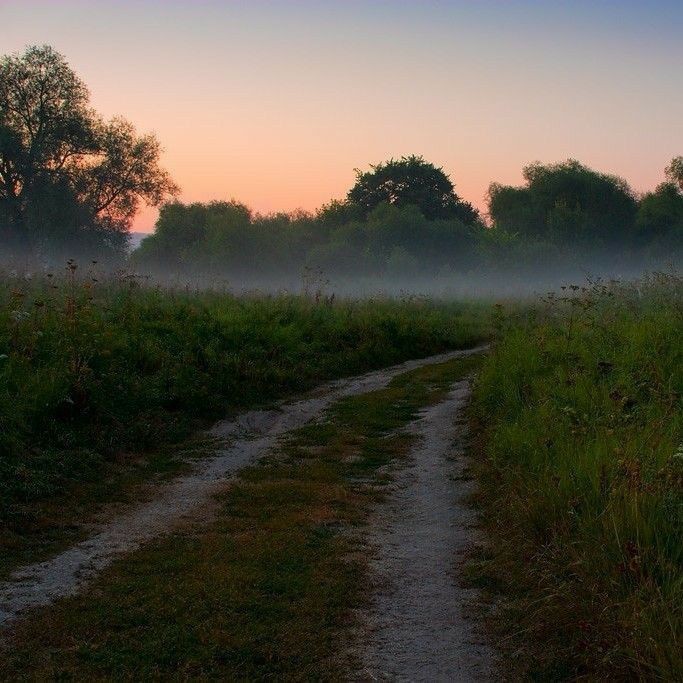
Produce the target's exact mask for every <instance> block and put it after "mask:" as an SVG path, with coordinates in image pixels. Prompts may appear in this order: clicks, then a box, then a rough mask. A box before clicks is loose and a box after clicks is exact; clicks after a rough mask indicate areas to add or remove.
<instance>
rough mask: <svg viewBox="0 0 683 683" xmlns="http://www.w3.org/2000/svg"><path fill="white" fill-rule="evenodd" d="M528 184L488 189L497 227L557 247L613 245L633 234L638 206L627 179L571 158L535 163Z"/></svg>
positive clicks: (526, 172) (526, 177) (526, 175)
mask: <svg viewBox="0 0 683 683" xmlns="http://www.w3.org/2000/svg"><path fill="white" fill-rule="evenodd" d="M524 180H525V181H526V185H524V186H522V187H510V186H505V185H499V184H497V183H493V184H492V185H491V186H490V188H489V215H490V216H491V219H492V220H493V222H494V225H495V226H496V227H499V228H502V229H504V230H509V231H511V232H518V233H520V234H521V235H523V236H526V237H534V238H541V239H550V240H551V241H555V242H572V241H576V240H578V241H580V242H583V243H593V244H609V243H613V242H616V241H624V240H625V239H628V238H630V236H631V235H632V232H633V228H634V223H635V216H636V212H637V208H638V202H637V199H636V197H635V195H634V193H633V191H632V190H631V188H630V187H629V186H628V184H627V183H626V181H625V180H622V179H621V178H618V177H617V176H613V175H607V174H604V173H599V172H598V171H594V170H592V169H590V168H588V167H587V166H584V165H583V164H581V163H579V162H578V161H575V160H573V159H570V160H568V161H565V162H562V163H559V164H548V165H544V164H540V163H534V164H531V165H529V166H527V167H526V168H525V169H524Z"/></svg>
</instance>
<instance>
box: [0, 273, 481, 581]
mask: <svg viewBox="0 0 683 683" xmlns="http://www.w3.org/2000/svg"><path fill="white" fill-rule="evenodd" d="M95 267H96V266H94V265H93V266H92V267H91V269H90V271H89V272H86V273H84V272H82V269H80V270H79V268H78V266H77V264H75V263H73V262H70V263H69V265H68V266H67V271H66V275H65V276H62V275H59V276H54V275H51V274H49V273H48V274H45V275H41V276H37V277H34V278H32V279H29V280H27V279H25V278H16V277H15V278H12V277H9V276H6V277H4V278H3V282H2V285H3V286H2V293H1V294H0V453H2V457H0V527H1V528H2V533H0V548H2V550H3V553H2V555H3V561H2V563H0V570H2V569H3V568H4V569H6V568H7V567H9V566H11V565H12V564H14V563H15V561H16V560H17V559H20V558H21V559H24V560H28V559H31V558H32V557H33V555H32V554H31V552H32V550H31V552H29V550H28V549H32V548H33V547H34V545H35V544H37V545H38V546H40V547H42V546H44V543H45V541H46V539H48V538H52V539H53V540H54V541H55V543H57V545H59V543H60V542H62V541H64V540H65V534H66V535H67V536H68V533H67V530H68V529H73V528H74V524H75V523H76V522H77V521H78V519H79V518H82V517H83V516H87V515H88V514H91V513H92V508H93V507H95V506H96V505H100V504H101V503H103V502H106V501H107V500H112V499H121V497H122V496H123V493H124V491H125V490H127V489H128V488H130V486H131V485H133V484H139V483H140V482H141V481H143V480H147V479H149V478H151V477H153V476H156V475H159V474H167V475H170V474H173V472H175V471H177V469H178V468H179V467H181V466H182V457H179V453H178V449H177V448H176V447H174V446H178V444H181V445H182V444H184V440H185V439H186V438H187V437H188V436H190V435H191V434H192V433H195V432H197V430H198V429H199V428H201V427H204V426H206V425H208V424H209V423H210V421H211V420H214V419H217V418H220V417H224V416H226V415H228V414H230V413H231V412H235V411H237V410H238V409H241V408H245V407H250V406H256V405H261V404H268V403H272V402H273V401H274V400H275V399H277V398H280V397H283V396H286V395H288V394H292V393H294V392H300V391H303V390H305V389H308V388H310V387H312V386H314V385H315V384H317V383H320V382H322V381H324V380H328V379H333V378H338V377H341V376H345V375H352V374H356V373H361V372H364V371H367V370H371V369H374V368H379V367H382V366H387V365H391V364H393V363H397V362H399V361H403V360H406V359H408V358H415V357H421V356H426V355H430V354H433V353H438V352H441V351H444V350H447V349H453V348H462V347H467V346H471V345H473V344H474V343H476V342H477V341H480V340H482V339H483V338H486V337H487V336H488V335H489V333H490V325H489V320H490V318H489V316H488V312H487V311H488V307H487V306H486V305H483V304H467V303H462V304H461V303H439V302H430V301H428V300H424V299H420V298H406V299H404V300H402V301H399V300H389V299H382V298H376V299H374V300H365V301H343V300H342V301H340V300H335V298H334V297H333V296H330V297H325V296H324V295H322V294H321V293H317V294H316V293H314V294H312V295H311V296H294V295H279V296H267V295H259V294H254V295H253V296H246V297H240V298H236V297H233V296H231V295H230V294H226V293H224V292H211V291H203V292H198V291H186V290H178V291H173V290H168V289H164V290H162V289H155V288H151V287H146V286H144V284H141V282H140V280H138V279H136V278H134V277H125V276H121V277H119V278H105V277H102V276H100V275H98V274H97V273H96V272H95ZM195 450H196V448H195ZM43 549H44V548H43Z"/></svg>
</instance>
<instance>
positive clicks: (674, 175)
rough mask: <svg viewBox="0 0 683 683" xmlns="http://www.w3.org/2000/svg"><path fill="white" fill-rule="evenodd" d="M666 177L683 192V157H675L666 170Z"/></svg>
mask: <svg viewBox="0 0 683 683" xmlns="http://www.w3.org/2000/svg"><path fill="white" fill-rule="evenodd" d="M666 177H667V178H668V179H669V180H670V181H671V182H672V183H676V184H677V185H678V187H679V188H680V189H681V190H683V157H675V158H674V159H672V160H671V163H670V164H669V165H668V166H667V168H666Z"/></svg>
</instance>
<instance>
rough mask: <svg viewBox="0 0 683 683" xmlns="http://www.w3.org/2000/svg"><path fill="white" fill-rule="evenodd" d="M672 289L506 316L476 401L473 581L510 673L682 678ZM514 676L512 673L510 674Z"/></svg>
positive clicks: (678, 384)
mask: <svg viewBox="0 0 683 683" xmlns="http://www.w3.org/2000/svg"><path fill="white" fill-rule="evenodd" d="M682 295H683V281H682V280H681V279H680V278H679V277H676V276H664V275H660V276H653V277H650V278H648V279H646V280H643V281H640V282H635V283H632V284H620V283H595V284H588V285H587V286H585V287H579V286H572V287H569V288H565V289H564V290H563V293H561V294H560V295H555V296H552V295H551V296H549V297H547V298H546V299H545V300H544V301H543V302H542V304H541V305H539V307H536V308H534V309H533V310H532V311H529V312H528V313H527V314H526V315H525V316H522V317H518V318H516V319H514V320H510V319H504V318H502V317H501V318H500V319H499V321H498V342H497V344H496V345H495V348H494V351H493V352H492V353H491V354H490V355H489V356H488V358H487V359H486V361H485V363H484V364H483V367H482V369H481V372H480V374H479V377H478V380H477V382H476V385H475V390H474V401H473V408H472V410H473V418H474V420H475V422H476V423H477V424H478V428H477V434H478V437H477V446H476V454H477V456H478V458H477V467H478V476H479V479H480V486H481V491H480V503H481V506H482V512H483V519H484V520H485V525H486V527H487V529H488V531H489V534H490V538H491V543H490V550H489V553H488V555H487V556H484V557H482V558H480V559H481V562H480V564H478V565H475V567H476V568H475V569H474V571H473V574H474V575H475V576H476V577H477V580H478V582H480V583H481V584H482V585H487V586H488V587H489V588H491V589H492V590H494V592H497V593H498V594H499V595H502V596H504V597H503V600H502V603H501V604H502V606H501V608H500V609H499V611H498V615H497V619H496V620H495V623H496V629H497V632H498V635H499V637H500V640H499V642H500V643H501V644H502V646H503V647H504V649H505V650H506V652H507V655H508V658H507V662H508V666H510V667H511V669H510V671H513V672H515V671H516V674H517V675H520V676H523V677H526V678H532V679H533V680H568V679H569V680H575V679H577V678H581V679H583V678H588V679H591V680H595V679H603V678H607V677H611V678H614V677H616V678H617V679H623V680H634V679H648V680H680V679H681V677H682V676H683V659H682V657H681V653H682V652H683V648H682V647H681V637H682V635H683V615H682V613H681V605H682V604H683V571H682V569H683V543H682V542H681V541H682V538H683V536H682V535H681V531H682V530H683V515H682V512H683V411H682V410H681V396H683V346H682V345H681V338H682V337H683V308H682V305H681V304H682V301H683V298H682ZM515 667H516V668H515Z"/></svg>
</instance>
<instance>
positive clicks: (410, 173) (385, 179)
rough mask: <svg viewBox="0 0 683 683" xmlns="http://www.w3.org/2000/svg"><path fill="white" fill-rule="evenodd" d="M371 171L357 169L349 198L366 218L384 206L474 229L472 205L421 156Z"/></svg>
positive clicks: (376, 167)
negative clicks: (452, 220)
mask: <svg viewBox="0 0 683 683" xmlns="http://www.w3.org/2000/svg"><path fill="white" fill-rule="evenodd" d="M371 169H372V170H371V171H365V172H364V171H360V170H358V169H356V184H355V185H354V186H353V187H352V188H351V190H349V193H348V195H347V199H348V201H349V202H351V203H352V204H354V205H356V206H358V207H360V209H361V211H362V214H363V216H364V217H367V215H368V214H369V213H370V212H371V211H372V210H373V209H375V208H376V207H377V206H378V205H379V204H382V203H386V204H393V205H396V206H398V207H404V206H416V207H417V208H418V209H419V210H420V211H421V212H422V214H423V216H424V217H425V218H427V219H429V220H434V219H437V218H457V219H458V220H461V221H462V222H463V223H466V224H468V225H471V224H472V223H474V222H475V221H476V220H477V219H478V217H479V214H478V213H477V210H476V209H475V208H474V207H473V206H472V205H471V204H469V203H468V202H465V201H463V200H462V199H460V198H459V197H458V195H457V194H456V193H455V188H454V187H453V183H452V182H451V181H450V179H449V177H448V176H447V175H446V174H445V173H444V172H443V170H442V169H440V168H437V167H436V166H434V165H433V164H430V163H428V162H427V161H425V160H424V159H423V158H422V157H421V156H409V157H401V158H400V159H399V160H394V159H391V160H390V161H387V162H386V163H382V164H377V165H376V166H371Z"/></svg>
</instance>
